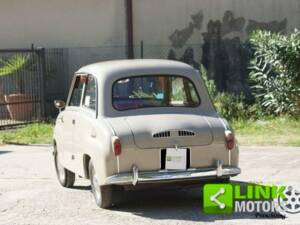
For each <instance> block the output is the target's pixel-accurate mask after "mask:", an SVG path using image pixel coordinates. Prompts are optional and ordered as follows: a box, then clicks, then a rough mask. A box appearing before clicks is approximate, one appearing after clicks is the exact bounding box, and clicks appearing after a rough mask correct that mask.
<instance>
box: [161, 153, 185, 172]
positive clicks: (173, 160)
mask: <svg viewBox="0 0 300 225" xmlns="http://www.w3.org/2000/svg"><path fill="white" fill-rule="evenodd" d="M186 151H187V149H186V148H167V154H166V169H167V170H185V169H186Z"/></svg>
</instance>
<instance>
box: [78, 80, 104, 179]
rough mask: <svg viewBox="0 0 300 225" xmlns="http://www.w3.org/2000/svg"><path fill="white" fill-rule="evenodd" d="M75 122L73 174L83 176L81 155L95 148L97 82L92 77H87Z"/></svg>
mask: <svg viewBox="0 0 300 225" xmlns="http://www.w3.org/2000/svg"><path fill="white" fill-rule="evenodd" d="M75 120H76V123H75V126H74V135H73V144H74V148H73V151H74V156H75V160H74V163H75V164H76V171H75V172H76V173H77V174H79V175H84V172H83V163H82V162H83V160H82V159H83V154H84V153H85V152H87V151H88V150H91V149H93V148H95V146H96V137H97V131H96V127H97V122H98V121H97V81H96V78H95V77H94V76H93V75H88V76H87V79H86V83H85V88H84V91H83V97H82V104H81V107H80V110H79V111H78V113H77V114H76V117H75Z"/></svg>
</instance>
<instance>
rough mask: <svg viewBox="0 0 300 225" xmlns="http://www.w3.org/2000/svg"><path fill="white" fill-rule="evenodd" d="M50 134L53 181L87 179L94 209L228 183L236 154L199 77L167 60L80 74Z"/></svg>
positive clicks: (101, 66)
mask: <svg viewBox="0 0 300 225" xmlns="http://www.w3.org/2000/svg"><path fill="white" fill-rule="evenodd" d="M55 106H56V107H57V108H58V109H59V110H60V113H59V115H58V117H57V120H56V125H55V130H54V161H55V166H56V172H57V177H58V180H59V182H60V184H61V185H62V186H64V187H72V186H73V185H74V181H75V174H77V175H79V176H80V177H84V178H87V179H90V182H91V187H92V192H93V194H94V197H95V200H96V203H97V205H98V206H99V207H102V208H107V207H110V206H112V205H113V198H112V197H113V196H114V190H115V189H120V188H121V189H123V190H128V189H135V188H138V187H143V188H147V187H150V186H153V185H154V186H155V185H157V184H158V185H164V184H167V185H171V186H172V185H178V184H180V185H185V184H191V183H193V182H197V183H200V184H201V183H203V182H210V181H211V182H213V181H216V180H222V181H224V180H225V181H226V180H227V181H228V180H229V178H230V177H231V176H235V175H238V174H239V173H240V169H239V167H238V155H239V152H238V146H237V143H236V141H235V138H234V134H233V130H232V128H231V127H230V126H229V124H228V122H227V121H226V120H225V119H223V118H220V116H219V115H218V114H217V112H216V110H215V108H214V106H213V105H212V103H211V100H210V97H209V95H208V93H207V89H206V87H205V85H204V83H203V80H202V79H201V77H200V75H199V73H198V72H197V71H196V70H195V69H194V68H192V67H191V66H189V65H187V64H184V63H181V62H177V61H170V60H150V59H149V60H119V61H108V62H101V63H95V64H92V65H88V66H85V67H83V68H81V69H80V70H78V71H77V72H76V73H75V75H74V79H73V81H72V84H71V89H70V92H69V96H68V99H67V102H66V103H65V102H63V101H60V100H57V101H55Z"/></svg>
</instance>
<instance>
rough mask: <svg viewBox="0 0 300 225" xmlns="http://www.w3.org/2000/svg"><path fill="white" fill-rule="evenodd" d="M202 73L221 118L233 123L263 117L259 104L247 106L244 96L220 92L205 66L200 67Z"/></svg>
mask: <svg viewBox="0 0 300 225" xmlns="http://www.w3.org/2000/svg"><path fill="white" fill-rule="evenodd" d="M200 73H201V76H202V78H203V81H204V83H205V85H206V87H207V90H208V93H209V95H210V97H211V99H212V101H213V104H214V106H215V108H216V110H217V111H218V113H219V114H220V116H222V117H224V118H226V119H228V120H231V121H232V120H241V119H249V118H250V117H252V118H254V119H256V118H258V117H260V116H261V114H262V113H261V110H260V107H259V106H258V105H257V104H252V105H249V104H247V103H246V101H245V97H244V96H243V95H234V94H231V93H227V92H218V91H217V88H216V85H215V82H214V81H213V80H210V79H209V78H208V76H207V71H206V70H205V68H204V67H203V66H201V67H200Z"/></svg>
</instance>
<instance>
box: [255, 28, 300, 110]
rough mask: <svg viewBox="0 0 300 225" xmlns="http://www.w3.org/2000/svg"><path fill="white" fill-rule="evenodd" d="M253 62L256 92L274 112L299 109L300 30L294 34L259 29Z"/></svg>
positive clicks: (265, 108)
mask: <svg viewBox="0 0 300 225" xmlns="http://www.w3.org/2000/svg"><path fill="white" fill-rule="evenodd" d="M250 43H251V45H252V47H253V49H254V55H253V59H252V60H251V62H250V67H249V68H250V70H251V72H250V80H251V82H252V89H253V94H254V96H255V97H256V99H257V100H258V102H259V103H260V105H261V106H262V107H263V108H264V111H265V112H266V113H267V114H270V115H281V114H289V115H295V114H297V113H299V106H300V104H299V103H300V63H299V62H300V32H299V31H297V30H295V32H294V33H292V34H290V35H283V34H277V33H271V32H268V31H256V32H254V33H253V34H252V35H251V37H250Z"/></svg>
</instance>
